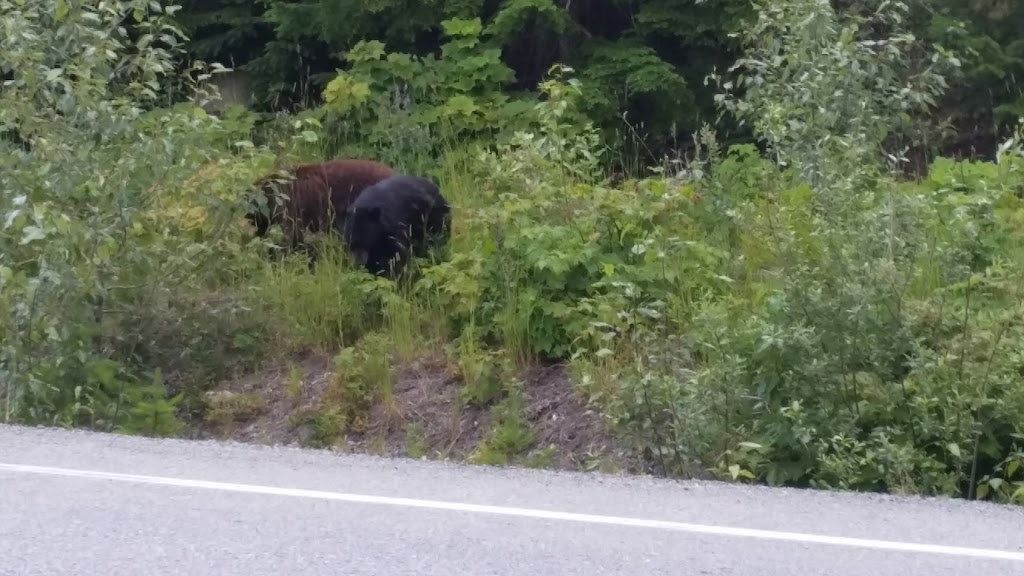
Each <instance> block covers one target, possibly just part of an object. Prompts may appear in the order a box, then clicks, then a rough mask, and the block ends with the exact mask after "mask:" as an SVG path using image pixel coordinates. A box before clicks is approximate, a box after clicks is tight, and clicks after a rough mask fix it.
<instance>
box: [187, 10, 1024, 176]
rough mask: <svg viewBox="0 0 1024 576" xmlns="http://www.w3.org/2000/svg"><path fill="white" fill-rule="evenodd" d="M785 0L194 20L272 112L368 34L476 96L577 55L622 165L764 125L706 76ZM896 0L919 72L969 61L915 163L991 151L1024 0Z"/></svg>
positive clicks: (1014, 100) (307, 93) (1017, 48)
mask: <svg viewBox="0 0 1024 576" xmlns="http://www.w3.org/2000/svg"><path fill="white" fill-rule="evenodd" d="M822 3H825V4H830V5H832V7H833V8H835V9H837V10H838V12H839V13H841V14H844V15H846V16H856V17H858V18H859V19H861V20H862V23H863V25H862V26H861V27H859V28H858V30H859V32H858V33H859V34H863V35H865V36H866V37H879V38H881V37H882V36H881V35H883V34H887V32H888V30H889V28H888V26H887V25H886V24H885V23H882V22H881V21H880V19H879V18H880V15H881V13H880V12H879V10H882V11H883V12H884V11H885V9H886V6H887V5H888V4H889V2H881V1H879V0H832V1H831V2H829V0H822ZM770 4H771V3H764V2H751V1H750V0H719V1H716V2H708V1H705V0H631V1H626V2H624V1H619V0H587V1H582V2H581V1H576V2H574V1H572V0H568V1H566V0H502V1H498V0H430V1H425V2H419V1H416V2H412V1H409V0H375V1H374V2H370V3H365V2H364V3H353V2H349V1H347V0H327V1H325V0H298V1H296V0H287V1H286V0H264V1H263V2H248V1H244V0H210V1H207V0H203V1H197V0H187V1H185V2H183V6H184V9H183V10H182V11H181V13H180V18H179V20H180V21H181V22H182V23H183V25H184V26H185V29H186V30H187V31H188V33H189V35H190V36H191V37H192V42H191V43H190V45H189V49H190V51H191V53H192V54H193V55H195V56H196V57H199V58H202V59H205V60H208V61H217V62H221V63H224V64H225V65H228V66H234V67H237V68H238V69H240V70H244V71H246V72H247V73H249V74H250V75H251V78H252V82H253V85H252V87H253V91H254V98H255V105H256V107H257V109H260V110H262V111H265V112H271V111H274V110H298V109H309V108H313V107H316V106H318V105H320V104H322V103H323V100H324V94H323V89H324V88H325V87H326V86H327V85H328V83H329V82H331V81H332V80H334V79H335V77H336V74H337V71H338V70H345V71H349V70H351V69H352V68H359V67H360V66H362V65H365V64H366V63H367V60H366V58H367V57H368V55H369V52H367V51H366V50H367V49H369V50H371V51H372V52H378V53H379V52H381V51H383V52H384V53H387V54H389V55H392V56H389V57H388V58H389V60H387V62H388V65H387V67H388V68H404V69H405V71H407V72H408V71H410V68H408V66H407V65H406V64H405V59H406V58H409V59H412V60H413V61H423V62H430V61H431V59H432V58H438V59H440V60H445V61H448V62H449V63H450V64H449V65H450V66H451V65H454V66H457V67H458V68H459V71H460V72H461V73H468V74H469V75H470V76H472V77H473V80H468V79H467V80H465V81H466V82H470V81H471V82H473V83H474V84H475V91H474V93H473V94H470V93H465V92H460V95H462V96H467V97H469V98H471V99H472V98H475V97H477V96H481V97H485V98H486V99H488V100H491V99H493V98H500V99H504V98H510V99H515V98H516V97H517V96H518V95H520V94H522V93H523V92H536V90H537V85H538V82H539V81H540V80H542V79H543V76H544V74H545V72H546V71H547V70H548V69H549V68H550V67H551V66H552V65H554V64H556V63H559V64H565V65H568V66H571V67H572V68H573V69H574V70H576V73H577V77H578V78H579V79H580V80H581V82H582V86H583V90H584V91H585V96H586V97H585V98H583V101H582V103H581V105H580V109H581V112H583V113H585V114H587V116H588V117H589V118H590V119H592V120H593V121H594V122H595V123H596V125H597V126H598V127H599V128H600V129H601V130H602V135H603V137H604V138H605V141H606V142H607V143H608V144H609V145H610V146H612V148H613V150H614V151H615V155H614V156H613V157H612V158H611V160H613V161H614V164H616V165H617V167H618V168H620V169H625V170H626V171H627V172H630V173H638V172H639V171H641V170H642V168H644V167H645V166H647V165H650V164H658V163H660V162H662V161H663V159H664V158H665V157H666V156H667V157H669V158H676V157H678V156H680V155H683V156H692V153H693V149H692V148H693V146H692V135H693V134H694V133H696V132H697V131H699V129H700V127H701V126H702V124H703V123H705V122H711V123H715V124H716V129H717V130H718V132H719V133H720V134H721V136H722V138H723V142H727V143H741V142H749V141H752V139H753V138H754V137H753V134H752V133H751V132H750V131H749V130H745V129H744V127H742V126H737V125H735V124H734V123H733V122H732V121H731V120H732V117H731V116H729V115H725V116H723V115H722V114H721V113H720V112H721V111H720V110H719V109H718V108H717V107H716V105H715V102H714V97H715V94H716V91H715V89H714V87H713V86H709V85H708V83H707V82H706V77H707V76H708V75H709V74H712V73H714V72H716V71H719V72H720V71H722V70H725V69H727V68H728V67H729V66H731V65H732V64H733V63H734V62H735V60H736V59H737V58H738V57H739V56H740V55H741V51H742V42H741V40H740V38H741V37H742V34H743V33H744V32H745V31H748V30H750V28H751V26H752V25H753V21H754V19H755V12H756V9H757V8H758V6H761V5H764V6H765V7H768V6H770ZM896 4H897V5H898V6H900V7H901V11H902V13H903V14H905V19H904V20H903V21H901V22H900V23H899V24H900V26H901V28H902V29H904V30H905V31H906V32H908V33H910V34H913V35H914V38H915V42H914V46H913V49H912V50H909V51H907V52H905V53H904V57H905V62H903V63H902V68H903V69H904V71H905V72H907V73H910V74H913V70H914V69H915V67H917V66H920V65H926V64H922V62H921V58H922V57H923V56H922V55H923V54H925V53H931V52H934V50H933V47H934V46H936V45H940V46H941V47H943V48H944V49H946V50H951V51H953V52H954V53H956V55H957V58H959V59H960V61H961V63H962V65H961V67H960V69H959V71H958V73H957V74H950V75H947V76H946V80H947V81H948V82H949V84H950V86H949V89H948V90H946V91H944V93H943V98H942V100H941V101H940V102H939V103H937V104H938V105H937V106H936V107H934V108H932V109H931V110H930V111H929V114H928V115H926V117H925V118H924V119H922V120H921V121H920V122H919V123H918V124H919V126H918V129H917V130H916V131H915V132H914V133H913V134H912V136H913V138H912V140H911V141H910V142H908V143H909V144H913V145H914V147H915V150H916V153H917V154H918V155H919V156H920V158H919V159H918V160H917V164H916V165H915V166H914V168H915V169H916V170H917V171H920V169H922V168H923V166H922V164H924V163H926V162H927V159H928V158H933V157H935V156H936V155H950V154H956V155H959V156H961V157H967V158H971V157H978V158H984V159H989V160H991V159H992V158H994V154H995V149H996V146H997V145H998V142H1000V141H1001V139H1005V137H1007V136H1008V135H1009V133H1010V131H1011V130H1012V127H1013V125H1014V122H1015V120H1016V118H1017V117H1019V116H1020V114H1021V112H1022V111H1024V94H1022V93H1021V91H1020V89H1019V88H1018V82H1017V80H1016V79H1017V78H1019V77H1020V76H1021V74H1022V73H1024V40H1022V39H1021V38H1020V34H1019V31H1020V30H1021V29H1022V27H1024V5H1021V4H1020V3H1018V2H1013V1H1012V0H977V1H970V2H964V1H961V0H903V1H900V2H896ZM446 21H451V22H452V23H449V24H445V22H446ZM455 22H461V24H455ZM471 22H475V24H471ZM453 26H454V27H456V28H458V31H455V30H453ZM452 33H455V34H460V35H462V37H463V38H464V40H463V41H462V43H461V44H460V45H459V47H458V48H457V50H459V51H460V52H458V53H454V52H451V51H450V50H449V49H450V48H453V46H451V45H450V41H451V39H452ZM365 43H369V46H371V47H372V48H370V47H367V48H366V49H363V50H361V49H360V48H359V46H360V44H365ZM446 44H449V49H446V48H445V45H446ZM396 59H398V60H396ZM498 62H500V64H502V65H503V66H499V65H497V63H498ZM452 63H454V64H452ZM471 70H472V71H473V72H471ZM394 74H395V76H393V77H391V78H387V79H386V80H385V79H383V78H380V77H378V79H377V80H378V81H379V82H380V81H385V82H386V83H387V84H388V87H389V88H391V89H392V90H397V91H399V92H401V91H407V93H406V94H393V99H394V98H397V97H403V98H406V101H407V103H408V102H414V103H415V104H416V106H419V107H423V108H429V107H430V103H432V102H435V101H436V99H438V98H441V97H442V96H441V94H445V93H447V94H448V95H449V96H451V91H452V90H462V89H461V88H459V89H456V88H455V86H454V84H457V83H460V82H463V80H462V75H461V74H460V75H459V78H454V77H452V76H448V75H443V73H441V72H439V73H438V74H433V75H431V76H430V77H429V79H427V78H423V79H421V80H420V81H418V82H417V81H414V82H412V84H413V85H410V86H406V82H407V81H408V80H409V79H408V77H407V76H405V75H403V73H402V72H397V71H396V72H394ZM435 91H439V92H440V93H441V94H437V93H435ZM484 92H486V93H487V94H486V96H484V94H483V93H484ZM410 98H411V100H409V99H410ZM392 104H396V105H397V103H396V102H393V103H392ZM451 105H452V106H456V107H458V108H459V110H460V111H461V112H462V113H463V114H466V115H468V114H471V113H472V112H471V110H474V107H473V105H472V104H471V103H470V102H469V101H467V100H466V99H465V98H460V99H459V100H457V101H456V102H453V103H451ZM478 105H479V104H478ZM508 116H512V117H516V115H515V110H514V109H512V110H508V111H507V114H506V115H505V118H500V119H501V120H505V119H507V117H508ZM328 128H329V129H330V128H331V126H328ZM335 128H336V129H340V128H338V127H337V126H335ZM908 136H909V135H908ZM902 145H903V143H899V144H894V146H895V147H897V148H900V147H902ZM638 158H639V161H638Z"/></svg>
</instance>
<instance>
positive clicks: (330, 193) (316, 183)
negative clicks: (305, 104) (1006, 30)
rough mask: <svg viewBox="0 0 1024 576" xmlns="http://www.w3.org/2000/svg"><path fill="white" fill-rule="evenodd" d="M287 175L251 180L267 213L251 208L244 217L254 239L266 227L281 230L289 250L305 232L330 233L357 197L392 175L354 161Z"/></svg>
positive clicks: (324, 164)
mask: <svg viewBox="0 0 1024 576" xmlns="http://www.w3.org/2000/svg"><path fill="white" fill-rule="evenodd" d="M289 172H290V173H291V174H290V175H287V174H283V173H281V172H275V173H273V174H269V175H267V176H264V177H262V178H260V179H259V180H257V181H256V183H255V184H254V186H255V188H257V189H259V190H260V192H262V194H263V195H264V196H265V197H266V199H267V209H268V210H267V211H266V212H265V211H263V210H261V209H260V207H259V206H253V207H252V208H251V209H250V210H249V211H248V213H247V214H246V218H247V219H248V220H249V222H250V223H251V224H253V226H255V227H256V235H257V236H260V237H262V236H263V235H265V234H266V233H267V230H268V229H269V228H270V226H271V225H273V224H278V225H281V226H282V227H283V228H284V230H285V236H286V237H287V238H288V240H289V241H290V243H291V247H292V248H293V249H295V248H298V247H299V246H300V245H301V244H303V238H304V233H305V232H306V231H309V232H321V231H324V230H330V229H336V224H337V222H338V221H339V220H340V219H341V217H342V215H343V214H344V213H345V210H346V209H347V208H348V206H349V204H351V203H352V201H353V200H355V199H356V197H357V196H358V195H359V193H360V192H362V191H363V190H364V189H365V188H366V187H368V186H371V185H373V184H376V183H377V182H380V181H381V180H384V179H385V178H388V177H391V176H394V175H395V170H394V169H393V168H391V167H390V166H388V165H386V164H382V163H380V162H374V161H372V160H359V159H338V160H330V161H328V162H322V163H318V164H303V165H300V166H297V167H295V168H294V169H292V170H290V171H289ZM280 195H283V196H284V199H281V198H280V197H279V196H280ZM268 213H269V214H268Z"/></svg>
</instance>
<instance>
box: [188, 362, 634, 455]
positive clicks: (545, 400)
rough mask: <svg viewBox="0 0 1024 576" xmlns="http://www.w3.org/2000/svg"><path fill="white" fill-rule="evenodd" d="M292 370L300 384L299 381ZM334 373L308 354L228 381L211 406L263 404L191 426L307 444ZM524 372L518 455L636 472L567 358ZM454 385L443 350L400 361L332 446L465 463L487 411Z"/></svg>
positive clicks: (199, 431) (226, 435)
mask: <svg viewBox="0 0 1024 576" xmlns="http://www.w3.org/2000/svg"><path fill="white" fill-rule="evenodd" d="M295 376H298V378H297V380H298V381H299V382H301V385H300V386H296V382H295V381H296V378H295ZM332 376H333V371H332V366H331V359H330V357H328V356H324V355H319V354H311V355H307V356H306V357H303V358H297V359H294V360H292V361H291V362H290V363H286V364H282V365H276V366H271V367H269V368H268V369H264V370H260V371H259V372H258V373H254V374H250V375H247V376H244V377H241V378H239V379H237V380H234V381H231V382H225V383H223V384H222V385H221V386H219V387H218V388H217V389H216V390H214V391H211V392H210V393H208V399H209V402H210V403H211V405H212V404H214V403H217V402H219V403H222V404H224V403H225V401H227V402H229V403H230V404H229V405H230V406H235V405H245V406H248V407H250V408H251V406H252V404H253V403H254V402H255V403H256V404H259V405H260V409H259V410H252V409H246V410H239V412H238V414H237V416H238V418H237V419H235V420H234V421H230V422H227V423H225V422H224V421H223V419H221V420H218V421H206V422H203V423H199V424H198V425H196V426H195V427H194V428H193V433H194V434H195V435H196V436H198V437H200V438H221V439H231V440H235V441H240V442H256V443H263V444H278V445H309V444H310V440H311V439H312V438H313V437H314V435H315V431H314V426H313V425H312V424H311V423H310V422H309V420H310V419H309V417H308V416H309V415H311V414H316V413H317V412H318V411H319V410H321V409H322V406H321V397H322V396H323V394H324V391H325V390H326V389H327V387H328V384H329V383H330V381H331V378H332ZM521 379H522V380H523V382H524V384H525V386H524V391H525V393H526V397H527V405H526V414H527V417H528V419H529V421H530V425H531V426H532V428H533V431H534V432H535V440H534V443H533V446H531V447H530V449H529V450H528V451H527V452H526V453H525V454H522V455H520V456H524V457H525V456H528V455H530V454H534V453H537V452H539V451H543V450H546V451H547V454H546V457H545V458H544V459H543V462H544V464H541V465H544V466H547V467H552V468H557V469H570V470H581V469H583V470H589V469H601V470H603V471H606V472H614V471H623V472H626V471H629V472H635V471H637V470H639V466H638V462H636V461H634V459H633V458H631V457H629V456H627V455H626V454H627V451H626V450H625V449H624V448H623V446H621V444H620V443H619V442H617V441H616V440H615V438H614V437H613V435H612V434H611V433H610V432H609V431H608V429H607V427H606V425H605V424H604V422H603V421H602V419H601V417H600V415H599V414H597V413H596V412H595V411H593V410H591V409H589V408H588V407H587V406H586V403H585V402H584V401H583V399H582V398H581V397H580V395H579V393H578V392H577V391H576V390H575V389H574V387H573V385H572V381H571V379H570V377H569V374H568V370H567V367H566V366H565V365H564V364H548V365H539V366H534V367H532V368H530V369H528V370H526V371H525V373H523V374H521ZM461 388H462V382H461V381H460V380H459V379H458V378H457V377H455V376H454V375H453V374H452V373H451V372H450V371H449V369H448V366H447V364H446V362H445V360H444V358H443V357H440V356H438V357H427V358H420V359H418V360H416V361H414V362H411V363H408V364H406V365H402V366H399V367H397V369H396V371H395V383H394V388H393V394H392V397H391V398H390V399H388V400H386V401H381V402H377V403H375V404H374V405H373V406H372V408H371V409H370V410H369V426H368V428H367V430H366V432H365V433H362V434H348V435H347V436H346V437H345V439H344V440H343V441H342V442H339V443H336V444H335V445H333V446H331V447H330V448H331V449H334V450H339V451H344V452H372V453H377V454H387V455H392V456H414V457H425V458H431V459H453V460H463V459H465V458H467V457H468V456H469V455H470V454H471V453H472V452H473V450H474V448H475V447H476V446H477V445H478V444H479V443H480V442H481V440H482V439H483V438H484V435H485V434H486V432H487V430H488V425H489V423H490V413H489V409H488V408H486V407H474V406H463V404H462V402H460V400H459V393H460V390H461ZM260 399H262V400H261V401H260ZM243 400H244V401H243ZM222 412H223V411H222Z"/></svg>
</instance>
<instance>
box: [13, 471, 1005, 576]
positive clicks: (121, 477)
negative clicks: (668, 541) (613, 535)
mask: <svg viewBox="0 0 1024 576" xmlns="http://www.w3.org/2000/svg"><path fill="white" fill-rule="evenodd" d="M0 471H8V472H15V473H24V474H45V475H51V476H68V477H72V478H92V479H97V480H115V481H118V482H135V483H139V484H157V485H162V486H178V487H183V488H205V489H208V490H224V491H228V492H244V493H249V494H269V495H274V496H291V497H295V498H314V499H318V500H335V501H342V502H358V503H362V504H384V505H388V506H406V507H412V508H430V509H434V510H449V511H458V512H476V513H480V514H499V515H504V516H519V517H523V518H543V519H548V520H565V521H569V522H589V523H592V524H609V525H615V526H636V527H641V528H656V529H661V530H675V531H680V532H696V533H699V534H714V535H718V536H735V537H741V538H762V539H768V540H787V541H790V542H801V543H807V544H830V545H834V546H852V547H857V548H874V549H877V550H895V551H900V552H920V553H924V554H946V555H951V556H971V557H976V558H988V559H996V560H1012V561H1015V562H1024V552H1010V551H1006V550H989V549H983V548H963V547H959V546H941V545H937V544H915V543H912V542H892V541H887V540H867V539H862V538H844V537H840V536H822V535H818V534H801V533H797V532H775V531H772V530H755V529H750V528H730V527H727V526H708V525H703V524H689V523H685V522H670V521H665V520H647V519H642V518H626V517H622V516H600V515H594V514H577V513H573V512H556V511H551V510H537V509H531V508H512V507H505V506H486V505H480V504H464V503H461V502H443V501H439V500H417V499H413V498H394V497H388V496H370V495H366V494H345V493H341V492H326V491H321V490H303V489H299V488H278V487H274V486H258V485H253V484H234V483H230V482H210V481H206V480H190V479H185V478H166V477H160V476H141V475H137V474H119V473H115V472H100V471H94V470H74V469H70V468H52V467H48V466H30V465H25V464H6V463H3V462H0Z"/></svg>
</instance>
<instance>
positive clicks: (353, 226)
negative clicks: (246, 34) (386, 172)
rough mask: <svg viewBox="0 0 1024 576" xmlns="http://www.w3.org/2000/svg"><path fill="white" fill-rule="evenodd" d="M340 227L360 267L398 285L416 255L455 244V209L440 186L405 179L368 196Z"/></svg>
mask: <svg viewBox="0 0 1024 576" xmlns="http://www.w3.org/2000/svg"><path fill="white" fill-rule="evenodd" d="M337 226H338V228H339V230H338V231H339V233H340V234H341V236H342V238H343V239H344V240H345V243H346V244H347V245H348V247H349V250H351V251H352V254H353V256H354V257H355V259H356V262H358V263H359V265H361V266H364V267H366V269H367V270H368V271H369V272H370V273H371V274H374V275H376V276H386V277H388V278H391V279H394V278H395V277H396V276H397V275H398V274H399V273H400V272H401V271H402V270H404V268H405V266H406V264H407V263H408V261H409V260H410V256H411V255H415V256H425V255H426V253H427V249H428V248H429V247H430V246H431V245H441V244H444V243H446V242H447V241H448V240H449V238H450V237H451V206H449V205H448V202H447V201H446V200H445V199H444V197H443V196H441V191H440V190H439V188H438V184H437V181H436V180H433V181H432V180H428V179H426V178H422V177H420V176H410V175H406V174H402V175H397V176H392V177H390V178H387V179H385V180H381V181H380V182H377V183H376V184H374V185H372V186H369V187H367V188H366V189H365V190H363V191H362V192H361V193H360V194H359V196H357V197H356V199H355V201H353V202H352V204H351V205H350V206H349V207H348V209H347V210H346V211H345V215H344V218H342V219H341V220H340V221H339V223H338V225H337Z"/></svg>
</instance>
